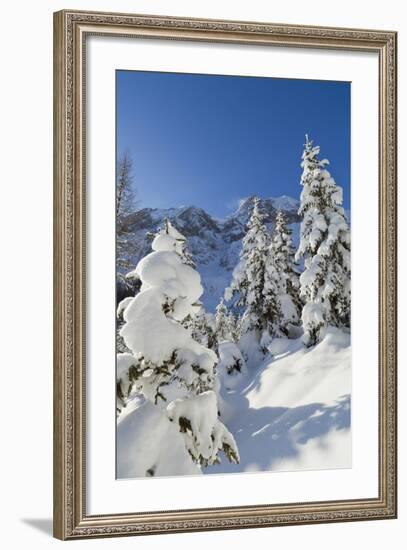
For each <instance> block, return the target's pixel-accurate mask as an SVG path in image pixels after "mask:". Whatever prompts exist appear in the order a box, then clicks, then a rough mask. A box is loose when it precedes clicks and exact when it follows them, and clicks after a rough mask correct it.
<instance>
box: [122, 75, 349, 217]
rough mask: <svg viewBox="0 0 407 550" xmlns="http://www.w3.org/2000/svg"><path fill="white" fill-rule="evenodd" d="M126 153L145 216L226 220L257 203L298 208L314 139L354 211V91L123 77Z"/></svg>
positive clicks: (233, 79) (280, 82)
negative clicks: (292, 200) (304, 163)
mask: <svg viewBox="0 0 407 550" xmlns="http://www.w3.org/2000/svg"><path fill="white" fill-rule="evenodd" d="M116 78H117V80H116V85H117V87H116V93H117V151H118V154H119V155H120V154H121V153H122V152H123V151H124V150H126V149H127V150H128V151H129V152H130V154H131V156H132V158H133V167H134V169H133V172H134V184H135V187H136V188H137V192H138V198H139V200H140V206H141V207H154V208H170V207H178V206H187V205H195V206H199V207H201V208H204V209H205V210H206V211H207V212H209V213H210V214H212V215H213V216H216V217H219V218H223V217H225V216H227V215H228V214H230V213H231V212H232V211H234V210H235V209H236V207H237V205H238V202H239V200H240V199H242V198H244V197H247V196H249V195H253V194H256V195H259V196H260V197H276V196H280V195H289V196H292V197H296V198H298V197H299V195H300V192H301V186H300V184H299V180H300V176H301V167H300V162H301V153H302V149H303V143H304V135H305V133H308V134H309V135H310V136H311V138H312V139H313V140H314V143H315V144H318V145H320V146H321V157H322V158H328V159H329V161H330V167H329V170H330V171H331V174H332V175H333V177H334V178H335V180H336V183H337V184H339V185H341V186H342V187H343V190H344V206H345V208H347V209H348V208H350V83H348V82H331V81H316V80H291V79H275V78H257V77H240V76H215V75H191V74H177V73H157V72H139V71H117V73H116Z"/></svg>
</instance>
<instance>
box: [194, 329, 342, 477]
mask: <svg viewBox="0 0 407 550" xmlns="http://www.w3.org/2000/svg"><path fill="white" fill-rule="evenodd" d="M270 351H271V354H272V356H271V357H270V356H268V357H267V358H266V359H265V361H264V362H263V363H262V364H261V365H259V367H258V368H257V369H255V371H254V372H253V370H251V371H249V372H248V373H247V375H246V376H245V377H243V378H242V380H241V382H240V384H239V385H238V386H236V385H234V387H231V388H230V389H228V388H227V387H226V386H225V385H223V386H222V388H221V391H220V394H221V398H222V400H221V402H223V403H224V406H223V410H222V411H221V412H222V415H221V418H222V420H223V422H224V423H225V424H226V426H227V427H228V429H229V430H230V431H231V433H232V434H233V435H234V437H235V440H236V443H237V446H238V449H239V453H240V464H237V465H236V464H230V463H228V462H227V461H226V460H223V461H222V463H221V464H218V465H214V466H210V467H208V468H207V469H206V470H205V471H204V473H205V474H210V473H211V474H213V473H226V472H255V471H264V470H268V471H270V470H271V471H282V470H290V471H292V470H302V469H315V470H316V469H329V468H350V467H351V431H350V399H351V398H350V396H351V348H350V335H349V334H346V333H344V332H343V331H341V330H339V329H336V328H333V327H330V328H328V330H327V333H326V336H325V338H324V339H323V341H322V342H320V343H319V344H318V345H316V346H315V347H312V348H305V347H304V345H303V344H302V343H301V340H300V339H297V340H288V339H286V338H278V339H275V340H274V341H273V343H272V344H271V346H270ZM232 386H233V385H232Z"/></svg>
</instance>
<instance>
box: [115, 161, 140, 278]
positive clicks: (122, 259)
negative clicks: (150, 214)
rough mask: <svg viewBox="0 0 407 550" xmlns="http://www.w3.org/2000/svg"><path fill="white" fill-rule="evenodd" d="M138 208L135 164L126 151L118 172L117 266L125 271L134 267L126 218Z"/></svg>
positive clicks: (119, 163)
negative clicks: (131, 261) (134, 177)
mask: <svg viewBox="0 0 407 550" xmlns="http://www.w3.org/2000/svg"><path fill="white" fill-rule="evenodd" d="M136 206H137V199H136V190H135V188H134V186H133V163H132V159H131V156H130V153H129V152H128V151H126V152H125V153H123V155H122V156H120V158H119V159H118V162H117V171H116V264H117V267H118V268H121V269H123V270H125V269H127V270H128V269H130V268H131V267H132V266H131V264H130V261H129V257H130V256H131V253H132V239H131V234H130V233H129V231H128V229H127V228H126V217H127V216H128V215H129V214H131V213H132V212H134V209H135V208H136Z"/></svg>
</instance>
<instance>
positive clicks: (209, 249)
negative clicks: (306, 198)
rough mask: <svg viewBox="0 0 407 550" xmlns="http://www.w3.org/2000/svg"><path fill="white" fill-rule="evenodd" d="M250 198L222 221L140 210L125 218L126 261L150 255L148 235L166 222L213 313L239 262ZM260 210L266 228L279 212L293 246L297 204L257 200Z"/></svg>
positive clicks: (190, 210) (201, 213)
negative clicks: (181, 241)
mask: <svg viewBox="0 0 407 550" xmlns="http://www.w3.org/2000/svg"><path fill="white" fill-rule="evenodd" d="M253 202H254V197H248V198H246V199H244V200H242V201H240V204H239V207H238V209H237V210H236V211H235V212H234V213H233V214H231V215H230V216H228V217H227V218H226V219H224V220H219V219H216V218H214V217H212V216H211V215H210V214H208V213H207V212H205V210H203V209H202V208H199V207H195V206H182V207H179V208H168V209H158V208H142V209H140V210H138V211H136V212H134V213H132V214H130V215H128V216H127V218H126V220H125V228H126V232H127V234H128V239H129V240H130V242H131V246H130V248H131V250H132V251H133V253H132V255H131V257H130V258H129V260H130V263H131V264H132V265H134V266H135V265H137V263H138V261H139V260H140V259H141V258H143V257H144V256H146V255H147V254H148V253H149V252H150V251H151V239H150V238H149V236H148V234H149V233H155V232H156V231H158V229H159V228H160V227H162V225H163V223H164V220H165V219H166V218H168V219H169V220H170V221H171V223H172V224H173V225H174V226H175V227H176V228H177V229H179V230H180V231H181V232H182V233H183V235H185V237H186V238H187V240H188V248H189V250H190V252H191V254H192V257H193V260H194V262H195V263H196V266H197V270H198V271H199V273H200V274H201V278H202V283H203V286H204V289H205V292H204V295H203V297H202V300H203V303H204V305H205V307H206V309H207V310H208V311H213V310H214V309H215V307H216V305H217V304H218V302H219V299H220V297H221V296H222V295H223V292H224V289H225V287H227V286H228V284H229V283H230V278H231V273H232V270H233V269H234V267H235V266H236V264H237V263H238V260H239V252H240V249H241V241H242V238H243V236H244V235H245V232H246V224H247V222H248V220H249V217H250V214H251V211H252V209H253ZM260 206H261V210H262V211H263V213H264V216H265V222H266V223H267V225H268V226H269V227H271V225H272V224H273V223H274V221H275V217H276V214H277V211H278V210H279V209H281V210H282V211H283V212H284V213H285V215H286V217H287V221H288V222H289V223H290V224H291V227H292V229H293V238H294V242H295V243H296V242H297V235H298V227H299V221H300V218H299V216H298V213H297V211H298V208H299V201H298V200H297V199H294V198H292V197H287V196H285V195H283V196H281V197H276V198H265V199H260Z"/></svg>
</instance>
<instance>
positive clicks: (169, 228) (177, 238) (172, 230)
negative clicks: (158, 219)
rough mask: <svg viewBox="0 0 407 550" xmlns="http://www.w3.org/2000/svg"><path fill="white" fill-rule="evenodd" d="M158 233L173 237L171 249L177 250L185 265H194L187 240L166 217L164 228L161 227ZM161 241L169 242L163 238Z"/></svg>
mask: <svg viewBox="0 0 407 550" xmlns="http://www.w3.org/2000/svg"><path fill="white" fill-rule="evenodd" d="M158 234H159V235H166V236H168V237H170V238H171V239H173V241H172V242H173V245H172V246H173V249H174V250H175V251H176V252H177V254H178V255H179V256H180V258H181V260H182V262H183V263H184V264H185V265H189V266H191V267H195V263H194V261H193V259H192V255H191V253H190V251H189V249H188V246H187V240H186V238H185V237H184V235H183V234H182V233H180V232H179V231H178V229H176V227H174V225H173V224H172V223H171V222H170V220H169V219H168V218H166V219H165V220H164V228H163V229H161V230H160V231H159V233H158ZM163 242H165V243H169V242H170V241H169V239H167V240H164V241H163Z"/></svg>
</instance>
